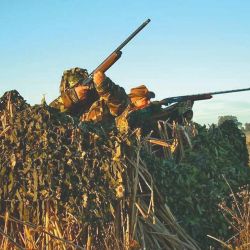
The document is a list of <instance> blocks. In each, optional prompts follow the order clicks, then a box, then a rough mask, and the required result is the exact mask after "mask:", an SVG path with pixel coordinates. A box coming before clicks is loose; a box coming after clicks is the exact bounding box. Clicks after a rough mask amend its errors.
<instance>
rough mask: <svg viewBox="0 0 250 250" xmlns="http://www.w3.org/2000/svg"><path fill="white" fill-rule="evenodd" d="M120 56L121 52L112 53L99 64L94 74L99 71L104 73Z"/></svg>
mask: <svg viewBox="0 0 250 250" xmlns="http://www.w3.org/2000/svg"><path fill="white" fill-rule="evenodd" d="M121 55H122V52H121V51H117V52H116V51H115V52H113V53H112V54H111V55H110V56H109V57H107V58H106V59H105V60H104V61H103V62H102V64H100V65H99V66H98V67H97V68H96V69H95V70H94V72H97V71H101V72H103V73H104V72H106V71H107V70H108V69H109V68H110V67H111V66H112V65H113V64H114V63H115V62H116V61H117V60H118V59H119V58H120V57H121Z"/></svg>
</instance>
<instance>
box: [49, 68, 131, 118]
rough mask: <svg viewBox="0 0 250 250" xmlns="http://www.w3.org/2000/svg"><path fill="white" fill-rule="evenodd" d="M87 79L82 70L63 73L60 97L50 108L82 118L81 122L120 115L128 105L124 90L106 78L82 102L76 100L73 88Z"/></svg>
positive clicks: (77, 69)
mask: <svg viewBox="0 0 250 250" xmlns="http://www.w3.org/2000/svg"><path fill="white" fill-rule="evenodd" d="M87 77H88V73H87V71H86V70H84V69H80V68H73V69H71V70H67V71H65V72H64V74H63V76H62V80H61V85H60V92H61V95H60V96H59V97H58V98H57V99H55V100H54V101H53V102H52V103H51V104H50V106H51V107H54V108H56V109H58V110H60V111H61V112H68V113H69V114H71V115H76V116H82V117H81V120H83V121H94V122H97V121H101V120H103V119H106V118H107V119H109V118H111V117H116V116H118V115H120V114H121V113H122V112H123V111H124V109H125V108H126V107H127V106H128V104H129V98H128V96H127V95H126V92H125V90H124V89H123V88H122V87H120V86H118V85H116V84H115V83H113V82H112V81H111V80H110V79H109V78H108V77H106V79H105V80H104V81H103V83H102V84H101V85H100V86H98V87H97V86H95V89H93V90H90V91H89V93H88V95H87V98H86V99H85V100H83V101H80V100H78V99H77V96H76V93H75V91H74V86H76V85H77V84H80V83H81V82H82V81H83V80H85V79H86V78H87Z"/></svg>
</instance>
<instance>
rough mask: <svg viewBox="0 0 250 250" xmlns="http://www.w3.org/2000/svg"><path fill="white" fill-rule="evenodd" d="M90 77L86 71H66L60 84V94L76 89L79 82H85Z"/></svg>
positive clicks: (78, 69)
mask: <svg viewBox="0 0 250 250" xmlns="http://www.w3.org/2000/svg"><path fill="white" fill-rule="evenodd" d="M87 77H88V72H87V70H86V69H81V68H72V69H69V70H65V71H64V72H63V75H62V80H61V84H60V92H61V93H62V92H64V91H65V90H67V89H69V88H72V87H74V86H75V85H76V84H78V83H79V82H81V81H83V80H85V79H86V78H87Z"/></svg>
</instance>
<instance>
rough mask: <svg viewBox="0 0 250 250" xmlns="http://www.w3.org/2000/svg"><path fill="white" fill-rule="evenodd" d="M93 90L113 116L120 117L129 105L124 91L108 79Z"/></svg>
mask: <svg viewBox="0 0 250 250" xmlns="http://www.w3.org/2000/svg"><path fill="white" fill-rule="evenodd" d="M95 88H96V90H97V92H98V94H99V96H100V98H101V99H103V100H105V102H106V103H107V105H108V108H109V111H110V113H111V114H112V115H113V116H118V115H120V114H121V113H122V112H123V111H124V109H125V108H126V107H127V105H128V103H129V99H128V96H127V94H126V92H125V90H124V89H123V88H122V87H120V86H118V85H116V84H115V83H113V82H112V81H111V80H110V79H109V78H108V77H106V78H105V79H104V81H102V83H101V84H99V85H98V86H97V85H96V84H95Z"/></svg>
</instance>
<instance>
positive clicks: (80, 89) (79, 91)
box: [75, 85, 89, 101]
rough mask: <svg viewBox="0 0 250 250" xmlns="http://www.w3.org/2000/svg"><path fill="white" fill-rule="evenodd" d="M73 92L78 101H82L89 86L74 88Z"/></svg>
mask: <svg viewBox="0 0 250 250" xmlns="http://www.w3.org/2000/svg"><path fill="white" fill-rule="evenodd" d="M75 91H76V94H77V96H78V99H79V100H81V101H82V100H84V99H85V98H86V97H87V93H88V91H89V86H82V85H79V86H77V87H75Z"/></svg>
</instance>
